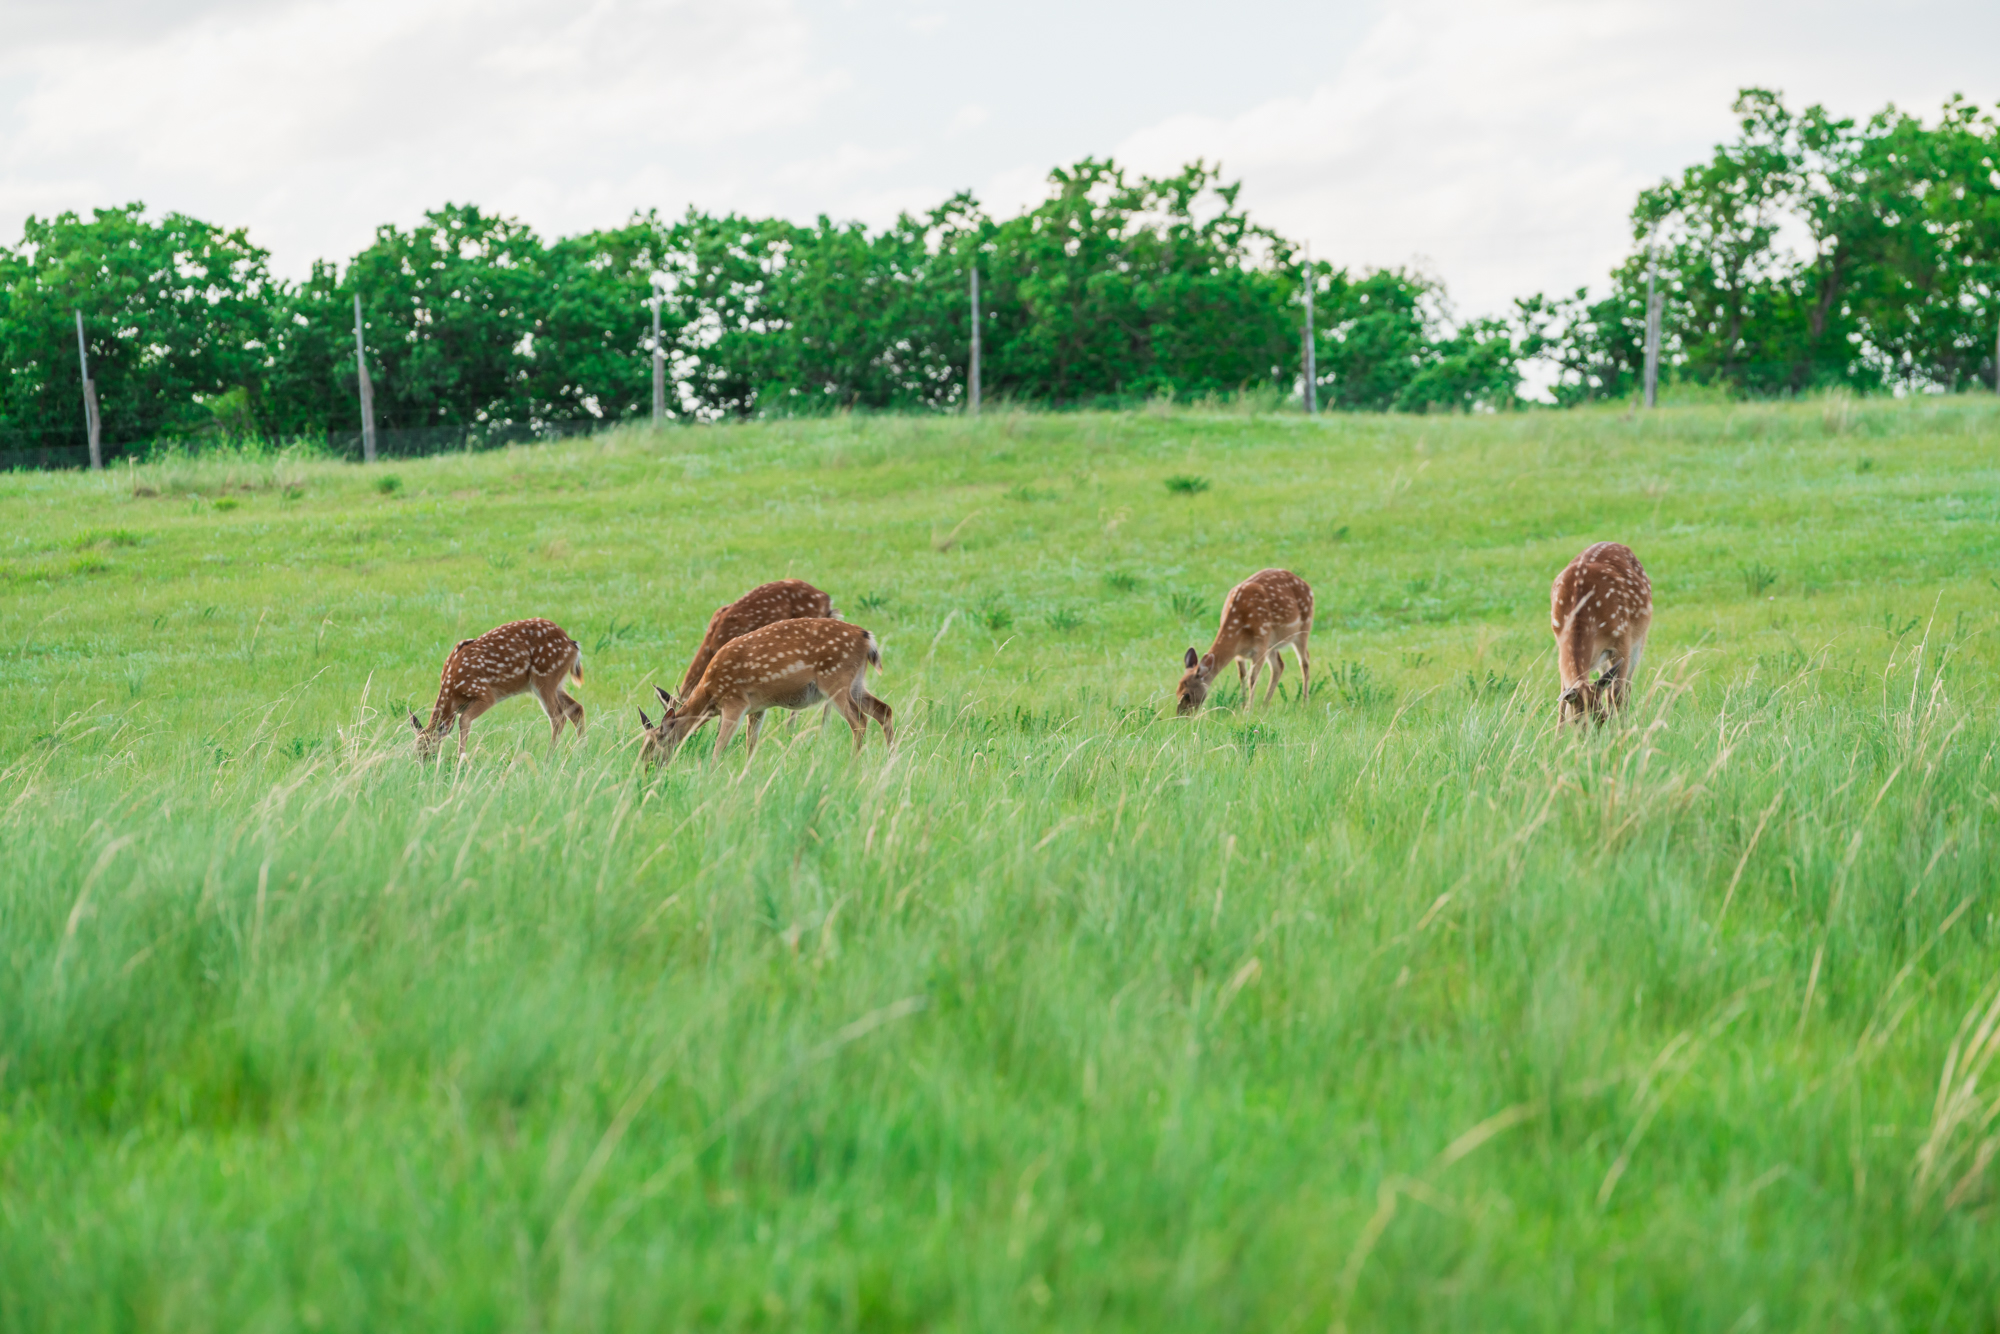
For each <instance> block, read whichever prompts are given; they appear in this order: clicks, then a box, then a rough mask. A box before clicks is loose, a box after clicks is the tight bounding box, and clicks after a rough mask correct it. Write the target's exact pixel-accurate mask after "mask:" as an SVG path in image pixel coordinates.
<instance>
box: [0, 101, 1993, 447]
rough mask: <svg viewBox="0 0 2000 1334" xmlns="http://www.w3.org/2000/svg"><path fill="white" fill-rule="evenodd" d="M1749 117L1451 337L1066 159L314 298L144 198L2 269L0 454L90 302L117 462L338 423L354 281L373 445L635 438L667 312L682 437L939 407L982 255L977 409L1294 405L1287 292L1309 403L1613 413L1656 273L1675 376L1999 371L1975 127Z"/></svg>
mask: <svg viewBox="0 0 2000 1334" xmlns="http://www.w3.org/2000/svg"><path fill="white" fill-rule="evenodd" d="M1737 110H1738V112H1739V113H1740V115H1741V116H1742V129H1741V134H1740V135H1739V137H1738V138H1737V139H1736V140H1735V141H1734V142H1732V143H1730V144H1727V145H1723V146H1722V147H1720V148H1718V149H1717V151H1716V154H1715V156H1714V158H1713V160H1712V161H1710V162H1708V163H1704V164H1701V165H1698V166H1696V167H1692V168H1690V169H1689V170H1688V171H1687V172H1685V173H1684V174H1683V175H1682V177H1681V178H1679V179H1678V180H1673V181H1668V182H1665V183H1663V184H1662V185H1661V186H1659V187H1657V188H1656V189H1653V190H1649V191H1647V192H1645V193H1644V194H1643V195H1642V196H1641V197H1640V199H1639V201H1638V203H1637V206H1636V207H1635V209H1634V212H1633V234H1634V238H1635V246H1634V250H1633V253H1632V255H1631V257H1630V259H1628V261H1627V262H1626V263H1625V264H1624V265H1622V266H1621V267H1620V268H1619V269H1618V270H1617V271H1616V272H1615V273H1614V274H1612V275H1611V283H1610V289H1609V294H1608V295H1606V296H1604V297H1602V298H1601V299H1598V300H1595V301H1593V300H1591V299H1590V298H1589V296H1588V294H1587V293H1586V292H1584V291H1579V292H1577V293H1576V294H1575V295H1573V296H1570V297H1566V298H1555V299H1551V298H1548V297H1544V296H1534V297H1529V298H1524V299H1522V300H1520V301H1517V302H1516V303H1515V306H1514V309H1513V310H1512V311H1511V312H1510V313H1509V314H1508V315H1507V316H1506V317H1504V318H1485V319H1475V320H1469V321H1455V320H1453V319H1452V318H1451V317H1450V314H1449V306H1448V303H1447V301H1446V296H1445V292H1444V290H1443V288H1442V287H1441V286H1440V285H1439V284H1438V283H1437V282H1436V281H1435V280H1434V279H1432V278H1430V277H1428V276H1426V275H1423V274H1420V273H1415V272H1410V271H1405V270H1396V269H1384V270H1375V271H1368V272H1358V273H1357V272H1350V271H1348V270H1345V269H1342V268H1339V267H1337V266H1335V265H1331V264H1328V263H1324V262H1321V263H1317V264H1314V265H1313V266H1312V268H1311V271H1310V275H1308V271H1307V269H1306V267H1305V266H1304V264H1303V262H1302V258H1301V253H1300V250H1299V248H1298V247H1297V246H1296V245H1294V244H1293V243H1292V242H1291V241H1289V240H1288V239H1286V238H1284V237H1282V236H1280V235H1278V234H1277V233H1276V232H1274V231H1272V230H1271V229H1269V228H1266V227H1264V226H1261V225H1259V224H1257V223H1256V222H1254V221H1253V220H1252V219H1251V218H1250V217H1249V215H1248V213H1247V212H1246V211H1245V210H1244V208H1243V207H1242V206H1241V204H1240V203H1239V200H1238V194H1237V187H1236V186H1234V185H1230V184H1225V183H1224V182H1223V181H1222V180H1221V179H1220V177H1219V176H1218V174H1217V172H1216V170H1215V169H1214V168H1211V167H1209V166H1207V165H1205V164H1199V163H1197V164H1195V165H1193V166H1190V167H1187V168H1185V169H1184V170H1182V171H1181V172H1180V173H1178V174H1177V175H1173V176H1168V177H1165V178H1159V179H1155V178H1151V177H1145V176H1132V175H1128V174H1127V173H1126V172H1124V171H1122V170H1121V169H1119V168H1118V167H1117V166H1116V165H1114V164H1112V163H1109V162H1103V161H1097V160H1086V161H1084V162H1082V163H1079V164H1077V165H1076V166H1074V167H1072V168H1069V169H1067V170H1059V171H1056V172H1054V173H1052V175H1051V177H1050V189H1049V193H1048V197H1047V198H1046V199H1045V200H1044V201H1043V202H1042V203H1041V204H1039V205H1037V206H1036V207H1034V208H1031V209H1029V210H1027V211H1025V212H1023V213H1021V214H1019V215H1017V216H1015V217H1011V218H1005V219H995V218H993V217H991V216H989V215H988V214H987V213H986V212H985V211H984V210H983V209H981V208H980V207H979V205H978V204H977V203H976V202H975V201H974V200H973V199H972V198H971V197H970V196H968V195H959V196H955V197H953V198H952V199H949V200H947V201H945V202H944V203H943V204H941V205H940V206H939V207H937V208H936V209H933V210H932V211H930V212H929V213H927V214H923V215H921V216H909V215H906V216H903V217H900V218H898V219H897V220H896V222H895V223H893V224H891V225H890V226H888V227H886V228H883V229H881V230H877V231H871V230H869V229H867V228H864V227H862V226H860V225H858V224H852V223H836V222H833V221H830V220H828V219H826V218H824V217H822V218H821V219H819V220H818V221H817V222H815V223H813V224H811V225H800V224H796V223H792V222H787V221H783V220H777V219H757V218H748V217H743V216H739V215H733V214H730V215H713V214H707V213H703V212H700V211H696V210H690V211H689V212H688V213H687V214H686V215H685V216H683V217H680V218H677V219H672V220H668V219H663V218H661V217H659V216H658V215H657V214H653V213H645V214H641V215H637V216H635V217H634V218H633V219H631V221H629V222H628V223H627V224H626V225H625V226H623V227H620V228H616V229H612V230H607V231H597V232H588V233H584V234H582V235H578V236H571V237H564V238H559V239H555V240H544V239H543V238H541V237H539V236H537V235H536V234H535V233H534V232H533V231H532V230H531V229H529V228H528V227H526V226H524V225H523V224H521V223H520V222H518V221H516V220H513V219H510V218H505V217H500V216H496V215H494V214H490V213H487V212H484V211H482V210H480V209H478V208H476V207H471V206H448V207H445V208H442V209H439V210H437V211H435V212H432V213H429V214H427V215H425V218H424V220H423V222H422V223H421V224H419V225H417V226H415V227H413V228H411V229H409V230H407V231H406V230H402V229H399V228H396V227H393V226H384V227H382V228H379V229H378V230H377V232H376V236H375V239H374V241H373V243H372V244H371V245H369V246H368V247H367V248H366V249H365V250H363V251H362V252H361V253H360V254H358V255H356V256H354V257H353V258H352V259H351V260H350V261H348V262H347V263H346V264H345V265H341V266H337V265H334V264H332V263H328V262H320V263H317V264H315V265H314V266H313V269H312V272H311V274H310V276H309V277H307V278H306V279H305V280H304V281H303V282H298V283H289V282H284V281H280V280H277V279H274V278H273V277H272V276H271V273H270V269H269V256H268V254H267V253H266V252H265V251H264V250H262V249H260V248H259V247H257V246H256V245H254V244H253V243H252V242H251V241H250V239H249V237H248V236H247V234H246V233H245V232H244V231H242V230H241V229H238V230H228V229H225V228H221V227H217V226H214V225H212V224H209V223H206V222H202V221H200V220H197V219H193V218H188V217H183V216H180V215H177V214H170V215H168V216H166V217H164V218H158V219H149V218H148V217H147V216H146V213H145V210H144V208H143V206H141V205H138V204H133V205H129V206H127V207H124V208H115V209H101V210H97V211H96V212H95V214H94V215H93V216H92V217H91V218H90V219H87V220H86V219H82V218H79V217H77V216H76V215H73V214H63V215H60V216H58V217H56V218H53V219H49V220H43V219H39V218H31V219H29V221H28V223H27V224H26V226H25V228H24V233H23V236H22V240H21V243H20V244H19V245H18V246H15V247H12V248H8V249H0V359H4V360H0V376H4V379H0V448H4V447H21V446H26V445H75V444H80V443H81V442H82V440H83V429H84V428H83V414H82V409H81V403H80V392H79V386H78V370H77V348H76V338H77V334H76V313H77V312H79V311H80V312H81V313H82V316H83V323H84V337H85V340H86V342H87V344H88V348H89V353H90V357H91V362H92V373H93V378H94V379H95V381H96V383H97V387H98V395H99V399H100V401H101V403H102V413H103V419H104V422H105V433H106V437H107V439H108V440H110V441H114V442H115V441H141V440H153V439H159V438H163V437H176V436H191V435H213V434H222V435H244V436H249V435H256V436H261V437H266V438H272V437H276V438H288V437H298V436H321V435H325V434H327V433H329V432H351V431H353V430H354V429H356V427H357V426H358V406H357V402H358V400H357V394H356V381H357V375H356V369H355V355H354V343H353V324H354V315H353V311H354V300H355V298H356V297H357V296H358V297H359V298H360V301H361V306H362V310H363V318H364V321H365V326H366V333H367V341H368V352H369V373H370V378H371V381H372V383H373V385H374V393H375V406H376V416H377V420H378V423H379V424H380V425H381V426H383V427H386V428H389V429H392V430H393V429H397V428H403V429H411V428H427V427H450V428H463V429H470V430H474V431H480V430H497V429H499V428H505V427H516V428H518V427H540V426H547V425H559V424H565V423H569V424H574V423H578V422H597V421H615V420H620V419H626V418H632V417H643V416H645V415H646V414H648V413H649V412H650V410H651V375H652V370H651V368H652V341H651V318H652V317H651V313H650V311H649V310H648V309H647V305H646V303H647V301H648V299H649V298H650V297H651V296H652V295H653V293H654V292H655V291H656V290H657V291H660V292H662V294H663V296H662V303H661V304H662V310H661V324H662V335H663V336H662V342H663V345H664V347H665V349H666V356H667V359H668V373H669V380H670V389H669V401H668V408H669V410H670V412H671V413H672V414H673V415H674V416H676V417H678V418H683V419H687V418H694V419H708V418H715V417H722V416H747V415H757V414H767V415H768V414H789V413H816V412H825V411H829V410H838V409H878V410H894V409H908V410H948V409H951V408H954V407H956V406H958V405H960V404H961V403H962V401H963V398H964V393H965V383H966V369H967V365H968V360H969V355H970V349H971V335H972V328H971V323H970V309H969V302H968V299H967V285H968V280H969V277H970V275H971V273H972V271H973V269H974V268H975V267H976V268H977V269H978V271H979V275H980V282H981V290H982V303H981V312H982V313H981V320H982V322H981V329H980V334H981V342H982V345H983V348H984V355H983V358H982V363H981V365H982V376H983V380H984V383H985V386H986V392H987V393H988V394H989V395H994V396H997V397H1001V398H1005V399H1011V400H1014V401H1019V402H1026V403H1033V404H1040V405H1048V406H1058V407H1060V406H1088V405H1100V404H1116V403H1123V402H1131V401H1134V400H1139V399H1147V398H1153V397H1156V396H1160V395H1166V396H1171V397H1174V398H1177V399H1184V400H1185V399H1191V398H1198V397H1201V396H1204V395H1209V394H1221V395H1227V394H1233V393H1238V392H1241V391H1245V390H1250V389H1255V388H1259V387H1263V388H1266V389H1268V388H1272V387H1276V388H1278V389H1281V390H1283V391H1285V392H1288V393H1291V392H1296V391H1297V389H1298V387H1299V384H1300V378H1301V367H1302V365H1303V358H1302V352H1303V342H1302V338H1301V335H1300V329H1301V318H1302V314H1303V312H1302V309H1301V307H1302V303H1303V300H1304V295H1305V290H1306V284H1307V281H1308V277H1310V282H1311V285H1312V288H1313V293H1314V296H1313V300H1314V306H1315V312H1316V315H1317V328H1318V338H1317V344H1316V348H1315V352H1316V361H1317V366H1318V373H1319V385H1318V388H1319V394H1320V399H1321V401H1322V402H1323V403H1324V404H1326V405H1328V406H1330V407H1334V408H1346V409H1357V410H1385V409H1395V410H1405V411H1423V410H1440V409H1453V410H1468V409H1474V408H1504V407H1509V406H1513V405H1514V404H1516V403H1517V402H1518V401H1519V400H1518V395H1519V389H1520V384H1521V381H1522V368H1523V365H1524V363H1526V362H1528V361H1531V360H1535V359H1541V360H1545V361H1547V362H1548V363H1550V364H1551V365H1552V367H1553V368H1554V374H1555V385H1554V394H1555V397H1556V398H1557V400H1558V401H1559V402H1563V403H1574V402H1581V401H1585V400H1588V399H1592V398H1602V397H1622V396H1624V395H1627V394H1629V393H1631V392H1632V391H1633V389H1634V387H1635V386H1636V384H1637V382H1638V378H1639V375H1640V373H1641V367H1642V359H1643V347H1644V337H1645V300H1646V297H1645V293H1646V276H1647V271H1648V267H1649V264H1650V263H1656V264H1657V273H1658V281H1659V283H1660V285H1661V287H1662V290H1663V291H1664V293H1665V317H1664V321H1663V324H1664V339H1663V346H1664V363H1665V366H1666V374H1667V376H1668V378H1670V379H1671V378H1680V379H1684V380H1692V381H1699V382H1703V383H1712V384H1716V385H1720V386H1723V387H1725V388H1727V389H1729V390H1731V391H1734V392H1740V393H1747V394H1774V393H1788V392H1799V391H1802V390H1807V389H1811V388H1815V387H1821V386H1829V385H1848V386H1852V387H1855V388H1859V389H1875V388H1881V387H1884V386H1888V385H1900V386H1905V387H1910V388H1921V389H1930V388H1938V389H1947V390H1949V389H1956V388H1962V387H1964V386H1966V385H1967V384H1970V383H1972V382H1974V381H1976V380H1977V379H1979V378H1981V377H1985V378H1987V379H1988V380H1989V381H1990V378H1991V376H1992V374H1993V329H1994V324H1995V321H1996V319H2000V135H1996V131H1995V125H1994V122H1993V120H1992V119H1991V118H1990V117H1988V116H1984V115H1982V114H1981V113H1979V112H1978V111H1977V110H1976V109H1975V108H1973V107H1971V106H1969V105H1967V104H1966V103H1964V102H1962V101H1957V100H1954V101H1953V102H1951V103H1948V104H1947V105H1946V107H1945V108H1944V111H1943V113H1942V115H1941V116H1940V117H1939V118H1938V120H1937V122H1936V123H1934V124H1931V125H1926V124H1924V123H1923V122H1921V121H1920V120H1918V119H1917V118H1915V117H1911V116H1907V115H1904V114H1902V113H1899V112H1896V111H1895V110H1893V109H1891V110H1888V111H1884V112H1882V113H1881V114H1880V115H1877V116H1876V117H1874V118H1873V119H1871V120H1869V121H1868V122H1866V123H1865V124H1859V125H1857V124H1856V123H1854V122H1852V121H1848V120H1840V119H1835V118H1833V117H1831V116H1829V115H1828V114H1827V113H1826V112H1825V111H1824V110H1822V109H1821V108H1818V107H1813V108H1809V109H1807V110H1806V111H1804V112H1802V113H1796V114H1795V113H1793V112H1791V111H1789V110H1787V109H1786V108H1785V106H1784V104H1783V103H1782V101H1781V100H1780V99H1779V98H1778V97H1777V96H1776V95H1774V94H1770V93H1765V92H1755V91H1753V92H1749V93H1746V94H1744V95H1743V97H1742V98H1741V99H1740V100H1739V102H1738V105H1737ZM1649 256H1650V257H1656V258H1649Z"/></svg>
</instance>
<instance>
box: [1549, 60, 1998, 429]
mask: <svg viewBox="0 0 2000 1334" xmlns="http://www.w3.org/2000/svg"><path fill="white" fill-rule="evenodd" d="M1734 109H1735V112H1736V114H1737V115H1738V117H1740V122H1739V133H1738V135H1737V137H1736V139H1735V140H1734V141H1732V142H1730V143H1727V144H1723V145H1720V146H1719V147H1717V148H1716V150H1715V155H1714V156H1713V157H1712V158H1711V159H1710V160H1709V161H1707V162H1704V163H1700V164H1698V165H1696V166H1692V167H1689V168H1688V169H1687V170H1686V171H1684V172H1683V173H1681V175H1680V176H1679V177H1678V178H1677V179H1673V180H1668V181H1664V182H1662V183H1661V184H1660V185H1658V186H1656V187H1654V188H1653V189H1651V190H1647V191H1645V192H1643V193H1642V194H1641V195H1640V196H1639V200H1638V203H1637V204H1636V205H1635V206H1634V207H1633V210H1632V232H1633V238H1634V241H1635V246H1634V249H1633V253H1632V255H1631V257H1630V258H1628V259H1627V260H1626V261H1625V263H1624V264H1623V265H1621V266H1620V267H1619V268H1618V270H1617V271H1616V272H1614V273H1613V274H1612V275H1611V284H1610V293H1609V295H1607V296H1605V297H1604V298H1603V299H1601V300H1598V301H1592V300H1590V299H1589V297H1588V295H1587V293H1586V292H1584V291H1581V290H1579V291H1578V292H1577V293H1575V294H1574V295H1573V296H1571V297H1568V298H1564V299H1558V300H1549V299H1547V298H1544V297H1533V298H1529V299H1527V300H1523V301H1518V302H1516V303H1515V304H1516V319H1515V327H1516V329H1517V331H1518V333H1519V334H1520V336H1521V339H1522V346H1523V349H1524V351H1525V352H1526V353H1527V354H1529V355H1535V356H1541V357H1546V358H1548V359H1549V360H1550V361H1552V362H1553V363H1554V364H1555V366H1556V368H1557V370H1558V381H1557V384H1556V386H1555V389H1554V393H1555V397H1556V399H1557V401H1558V402H1565V403H1569V402H1579V401H1583V400H1586V399H1591V398H1599V397H1606V396H1612V397H1618V396H1623V395H1626V394H1629V393H1631V392H1632V390H1633V388H1634V387H1635V386H1636V385H1637V384H1638V382H1639V376H1640V374H1641V370H1642V366H1643V358H1644V347H1645V325H1646V277H1647V272H1648V270H1649V268H1651V267H1652V266H1653V265H1654V264H1657V280H1658V283H1659V285H1660V288H1661V290H1662V292H1663V293H1664V298H1665V300H1664V311H1663V315H1662V320H1661V330H1662V340H1661V343H1662V363H1663V365H1664V366H1665V367H1666V368H1667V371H1666V373H1667V374H1669V375H1670V376H1671V377H1672V378H1677V379H1680V380H1683V381H1691V382H1696V383H1701V384H1711V385H1718V386H1722V387H1724V388H1726V389H1729V390H1730V391H1732V392H1735V393H1740V394H1745V395H1760V396H1769V395H1778V394H1787V393H1799V392H1803V391H1806V390H1810V389H1816V388H1828V387H1834V386H1846V387H1849V388H1852V389H1856V390H1863V391H1867V390H1880V389H1888V388H1900V389H1904V390H1909V391H1917V392H1924V391H1937V390H1942V391H1946V392H1951V391H1955V390H1960V389H1964V388H1966V387H1968V386H1970V385H1973V384H1976V383H1980V382H1984V383H1985V384H1986V385H1987V386H1988V387H1992V385H1993V383H1994V373H1995V361H1994V356H1995V350H1996V349H1995V337H1996V334H2000V132H1996V127H1995V123H1994V120H1993V118H1992V116H1991V115H1990V114H1985V113H1982V112H1981V111H1980V110H1979V109H1978V108H1977V107H1975V106H1973V105H1971V104H1969V103H1967V102H1965V101H1963V100H1962V99H1959V98H1953V99H1952V100H1951V101H1949V102H1947V103H1946V104H1945V105H1944V108H1943V110H1942V111H1941V113H1940V114H1939V116H1938V118H1937V120H1936V121H1935V122H1934V123H1933V124H1929V125H1926V124H1925V123H1924V122H1923V121H1922V120H1920V119H1919V118H1918V117H1915V116H1912V115H1908V114H1905V113H1903V112H1900V111H1898V110H1896V109H1895V108H1894V107H1890V108H1888V109H1886V110H1884V111H1882V112H1880V113H1879V114H1877V115H1875V116H1874V117H1872V118H1871V119H1869V120H1868V121H1866V122H1865V123H1856V122H1855V121H1853V120H1851V119H1841V118H1838V117H1835V116H1832V115H1830V114H1829V113H1828V112H1827V111H1826V110H1825V109H1824V108H1823V107H1818V106H1813V107H1808V108H1806V109H1805V110H1804V111H1802V112H1793V111H1791V110H1789V109H1788V108H1787V107H1786V106H1785V104H1784V102H1783V100H1782V99H1781V98H1780V97H1779V96H1778V95H1777V94H1776V93H1772V92H1766V91H1763V90H1759V89H1751V90H1748V91H1746V92H1744V93H1743V94H1742V95H1741V96H1740V97H1739V98H1738V99H1737V101H1736V104H1735V108H1734Z"/></svg>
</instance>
